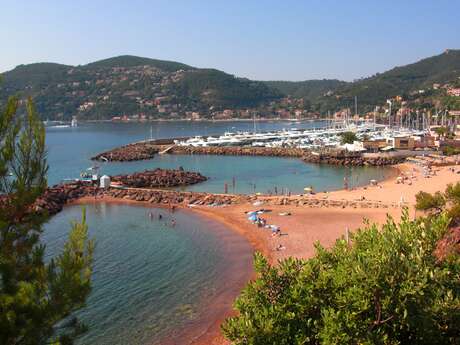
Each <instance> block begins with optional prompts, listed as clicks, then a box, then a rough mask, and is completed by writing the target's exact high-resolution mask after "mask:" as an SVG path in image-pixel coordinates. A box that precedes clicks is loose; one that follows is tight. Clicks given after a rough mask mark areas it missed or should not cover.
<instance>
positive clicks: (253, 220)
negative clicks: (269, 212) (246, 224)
mask: <svg viewBox="0 0 460 345" xmlns="http://www.w3.org/2000/svg"><path fill="white" fill-rule="evenodd" d="M248 219H249V220H250V221H251V222H255V221H256V220H257V214H251V215H250V216H249V217H248Z"/></svg>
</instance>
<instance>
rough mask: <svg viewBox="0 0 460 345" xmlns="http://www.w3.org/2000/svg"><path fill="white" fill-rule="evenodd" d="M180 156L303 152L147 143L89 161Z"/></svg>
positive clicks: (301, 152)
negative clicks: (161, 155)
mask: <svg viewBox="0 0 460 345" xmlns="http://www.w3.org/2000/svg"><path fill="white" fill-rule="evenodd" d="M163 151H165V152H167V153H168V154H182V155H192V154H194V155H221V156H224V155H227V156H267V157H295V158H300V157H302V156H303V155H304V154H305V150H303V149H299V148H287V147H252V146H208V147H202V146H200V147H194V146H178V145H155V144H152V143H148V142H145V143H144V142H142V143H135V144H131V145H126V146H122V147H119V148H115V149H113V150H111V151H107V152H103V153H100V154H98V155H96V156H94V157H92V158H91V159H93V160H100V161H114V162H115V161H117V162H129V161H136V160H144V159H151V158H153V157H154V156H155V154H157V153H159V152H163Z"/></svg>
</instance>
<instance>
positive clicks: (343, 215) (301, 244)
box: [78, 163, 460, 345]
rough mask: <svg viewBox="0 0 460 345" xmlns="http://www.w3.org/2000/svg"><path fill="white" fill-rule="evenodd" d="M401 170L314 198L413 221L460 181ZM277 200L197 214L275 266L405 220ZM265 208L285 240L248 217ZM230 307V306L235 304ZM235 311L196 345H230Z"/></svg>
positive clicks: (446, 173) (447, 170)
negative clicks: (228, 327)
mask: <svg viewBox="0 0 460 345" xmlns="http://www.w3.org/2000/svg"><path fill="white" fill-rule="evenodd" d="M396 168H397V169H398V170H399V176H405V177H406V178H405V181H404V183H398V182H397V178H396V177H394V176H392V177H391V178H389V179H388V180H386V181H383V182H380V183H378V184H377V185H375V186H371V185H368V186H365V187H360V188H357V189H353V190H340V191H334V192H329V193H319V194H316V195H314V196H312V197H313V198H323V199H324V198H328V199H331V200H348V201H355V200H363V199H364V200H368V201H381V202H382V203H385V204H402V205H405V206H408V207H409V209H410V214H411V216H415V209H414V203H415V195H416V194H417V193H418V192H419V191H422V190H423V191H426V192H430V193H434V192H436V191H442V190H444V189H445V187H446V185H447V184H449V183H455V182H458V181H460V174H457V171H460V168H458V167H454V170H455V172H452V171H451V167H439V168H433V171H434V176H430V177H429V178H426V177H424V176H423V171H422V168H421V167H419V166H416V165H414V164H411V163H404V164H400V165H398V166H397V167H396ZM399 180H401V179H399ZM293 197H294V196H293ZM277 198H281V197H280V196H278V197H272V198H270V199H271V201H272V202H270V203H269V204H267V205H264V204H262V205H258V206H254V205H253V204H250V203H245V204H238V205H231V206H225V207H207V206H197V207H193V208H191V209H192V210H193V211H194V212H196V213H199V214H201V215H203V216H205V217H208V218H210V219H213V220H216V221H218V222H220V223H221V224H223V225H225V226H226V227H228V228H229V229H231V230H233V231H235V232H237V233H238V234H240V235H242V236H244V237H245V238H246V239H247V240H248V241H249V243H250V244H251V246H252V247H253V248H254V250H256V251H260V252H262V253H263V254H264V255H266V256H267V257H268V258H269V259H270V261H271V262H272V263H273V264H276V263H277V261H278V260H281V259H283V258H287V257H297V258H309V257H312V256H313V255H314V253H315V250H314V243H315V242H319V243H321V244H322V245H323V246H325V247H329V246H331V245H333V244H334V242H335V241H336V240H337V239H338V238H339V237H341V236H344V235H345V233H346V231H347V229H348V230H349V231H354V230H356V229H357V228H359V227H362V226H363V220H364V219H368V220H369V221H370V222H376V223H379V224H382V223H383V222H385V220H386V218H387V215H390V216H392V217H394V218H396V219H398V218H399V217H400V215H401V207H389V208H384V207H382V208H361V207H357V208H354V207H349V208H338V207H335V208H332V207H330V208H315V207H303V206H293V205H289V206H284V205H277V204H276V202H275V201H276V199H277ZM98 201H99V202H101V201H103V202H116V203H120V202H122V203H125V202H127V203H135V204H142V205H151V204H147V203H145V202H136V201H128V200H126V201H122V200H119V199H113V198H107V197H104V198H102V199H99V200H98ZM87 202H94V199H93V198H83V199H80V200H79V201H78V203H87ZM151 206H152V205H151ZM155 206H156V205H155ZM260 208H264V209H266V210H268V212H266V213H263V214H261V217H263V218H264V219H265V220H266V221H267V224H273V225H277V226H279V227H280V230H281V233H280V235H277V236H272V233H271V231H270V230H268V229H264V228H259V227H257V226H256V225H254V224H252V223H251V222H250V221H249V220H248V219H247V214H246V212H248V211H253V210H257V209H260ZM283 213H290V215H280V214H283ZM228 306H230V303H229V304H228ZM232 312H233V311H232V310H231V308H229V309H228V310H226V311H225V312H223V313H222V314H221V315H219V317H217V320H216V321H215V322H214V323H213V324H212V326H211V327H210V328H209V331H208V332H207V333H206V334H204V335H203V336H202V337H200V338H198V339H196V340H195V341H193V342H192V344H194V345H204V344H226V343H227V342H226V341H225V340H224V339H223V337H222V336H221V335H220V332H219V328H220V327H219V326H220V323H221V322H222V321H223V320H224V319H225V318H226V317H228V316H229V315H231V314H232Z"/></svg>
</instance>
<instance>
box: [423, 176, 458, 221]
mask: <svg viewBox="0 0 460 345" xmlns="http://www.w3.org/2000/svg"><path fill="white" fill-rule="evenodd" d="M415 199H416V204H415V208H416V209H417V210H420V211H426V212H428V213H429V214H439V213H440V212H441V211H443V210H445V211H446V212H447V213H448V215H449V217H450V219H451V224H452V225H455V224H459V223H460V182H457V183H456V184H449V185H448V186H447V187H446V190H445V191H444V193H441V192H436V193H434V194H430V193H426V192H419V193H418V194H417V195H416V196H415Z"/></svg>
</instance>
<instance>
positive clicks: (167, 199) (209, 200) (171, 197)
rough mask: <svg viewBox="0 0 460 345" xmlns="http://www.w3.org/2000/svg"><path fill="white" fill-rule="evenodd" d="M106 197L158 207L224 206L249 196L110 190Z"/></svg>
mask: <svg viewBox="0 0 460 345" xmlns="http://www.w3.org/2000/svg"><path fill="white" fill-rule="evenodd" d="M105 195H106V196H109V197H112V198H116V199H122V200H131V201H139V202H147V203H151V204H158V205H161V204H163V205H183V206H199V205H203V206H224V205H232V204H238V203H243V202H247V201H248V200H250V197H249V196H245V195H233V194H228V195H227V194H209V193H197V192H179V191H167V190H148V189H115V188H110V189H108V190H107V191H106V192H105Z"/></svg>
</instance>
